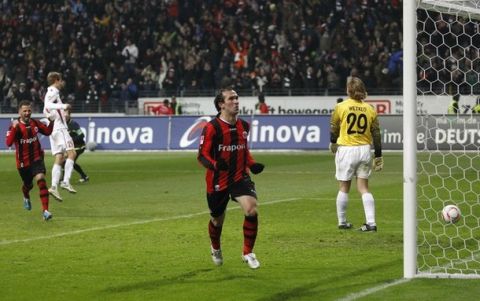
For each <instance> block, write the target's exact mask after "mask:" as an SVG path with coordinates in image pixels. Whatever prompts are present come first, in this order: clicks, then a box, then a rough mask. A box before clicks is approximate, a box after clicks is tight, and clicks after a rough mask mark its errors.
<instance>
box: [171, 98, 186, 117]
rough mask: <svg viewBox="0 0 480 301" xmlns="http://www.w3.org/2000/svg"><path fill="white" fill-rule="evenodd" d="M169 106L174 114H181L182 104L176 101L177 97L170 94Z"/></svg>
mask: <svg viewBox="0 0 480 301" xmlns="http://www.w3.org/2000/svg"><path fill="white" fill-rule="evenodd" d="M170 108H171V109H172V112H173V114H174V115H182V113H183V112H182V104H181V103H178V102H177V98H176V97H175V96H172V100H171V101H170Z"/></svg>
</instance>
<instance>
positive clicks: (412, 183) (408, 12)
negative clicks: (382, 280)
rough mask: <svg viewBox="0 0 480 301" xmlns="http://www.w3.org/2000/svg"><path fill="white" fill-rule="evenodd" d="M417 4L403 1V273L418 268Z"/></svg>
mask: <svg viewBox="0 0 480 301" xmlns="http://www.w3.org/2000/svg"><path fill="white" fill-rule="evenodd" d="M416 9H417V6H416V3H415V1H412V0H410V1H409V0H404V1H403V48H404V51H403V68H404V71H403V242H404V243H403V253H404V254H403V255H404V264H403V274H404V277H405V278H413V277H414V276H415V274H416V268H417V218H416V212H417V211H416V206H417V201H416V200H417V190H416V184H417V180H416V177H417V166H416V162H417V159H416V157H417V138H416V137H417V134H416V133H417V131H416V126H415V125H416V120H417V118H416V116H417V75H416V74H417V72H416V68H417V67H416V62H417V59H416V57H417V46H416V43H417V42H416V36H417V32H416V22H417V18H416V15H417V13H416Z"/></svg>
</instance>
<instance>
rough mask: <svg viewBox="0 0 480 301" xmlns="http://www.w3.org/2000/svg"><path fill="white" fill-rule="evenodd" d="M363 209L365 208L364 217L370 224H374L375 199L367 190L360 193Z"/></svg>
mask: <svg viewBox="0 0 480 301" xmlns="http://www.w3.org/2000/svg"><path fill="white" fill-rule="evenodd" d="M362 201H363V209H364V210H365V219H366V220H367V224H369V225H370V226H376V224H375V200H374V199H373V195H372V194H371V193H369V192H367V193H364V194H362Z"/></svg>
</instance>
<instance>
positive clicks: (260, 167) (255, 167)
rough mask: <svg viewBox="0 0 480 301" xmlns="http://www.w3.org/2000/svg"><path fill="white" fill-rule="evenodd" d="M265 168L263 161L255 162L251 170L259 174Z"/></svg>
mask: <svg viewBox="0 0 480 301" xmlns="http://www.w3.org/2000/svg"><path fill="white" fill-rule="evenodd" d="M264 168H265V165H263V164H262V163H253V164H252V166H250V171H251V172H253V173H254V174H259V173H261V172H262V171H263V169H264Z"/></svg>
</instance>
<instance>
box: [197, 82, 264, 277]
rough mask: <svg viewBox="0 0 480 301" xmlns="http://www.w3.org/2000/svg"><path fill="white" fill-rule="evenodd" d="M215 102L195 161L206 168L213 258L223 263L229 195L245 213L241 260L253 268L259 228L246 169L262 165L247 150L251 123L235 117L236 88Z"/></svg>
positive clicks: (257, 170)
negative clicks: (221, 239) (225, 220)
mask: <svg viewBox="0 0 480 301" xmlns="http://www.w3.org/2000/svg"><path fill="white" fill-rule="evenodd" d="M214 104H215V108H216V109H217V111H218V115H217V117H216V118H214V119H213V120H212V121H210V122H209V123H207V125H206V126H205V127H204V129H203V133H202V136H201V137H200V148H199V151H198V161H199V162H200V163H201V164H202V165H203V166H204V167H205V168H207V172H206V182H207V202H208V208H209V209H210V216H211V218H210V222H209V224H208V233H209V235H210V240H211V255H212V260H213V263H214V264H216V265H221V264H222V263H223V256H222V251H221V248H220V236H221V234H222V226H223V221H224V219H225V210H226V208H227V204H228V201H229V200H230V198H231V199H232V200H234V201H236V202H238V204H239V205H240V207H241V208H242V209H243V212H244V214H245V219H244V221H243V237H244V240H243V255H242V260H243V261H244V262H246V263H247V264H248V266H249V267H250V268H252V269H256V268H258V267H259V266H260V263H259V261H258V260H257V258H256V256H255V254H254V253H253V246H254V245H255V240H256V237H257V231H258V230H257V229H258V217H257V216H258V212H257V193H256V192H255V184H254V183H253V182H252V180H251V179H250V175H249V170H250V171H251V172H252V173H254V174H258V173H260V172H262V171H263V168H264V165H263V164H261V163H257V162H255V161H254V160H253V158H252V156H251V155H250V152H249V150H248V141H247V137H248V132H249V130H250V126H249V124H248V123H247V122H245V121H244V120H242V119H240V118H237V115H238V112H239V102H238V95H237V92H235V91H234V90H232V89H223V90H221V91H220V92H219V93H218V95H217V96H216V97H215V100H214Z"/></svg>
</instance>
